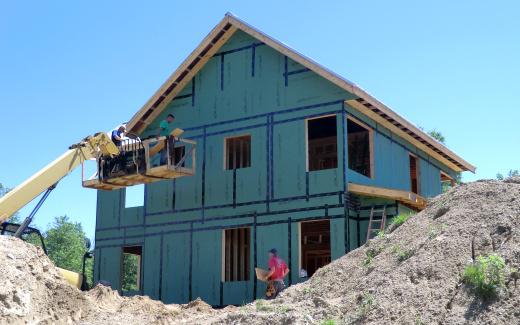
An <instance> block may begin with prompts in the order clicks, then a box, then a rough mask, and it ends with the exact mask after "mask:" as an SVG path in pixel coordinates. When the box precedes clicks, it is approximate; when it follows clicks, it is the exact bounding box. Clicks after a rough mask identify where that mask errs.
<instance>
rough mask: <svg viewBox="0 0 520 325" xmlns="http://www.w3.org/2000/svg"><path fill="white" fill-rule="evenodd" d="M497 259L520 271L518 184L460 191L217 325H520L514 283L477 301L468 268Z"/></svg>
mask: <svg viewBox="0 0 520 325" xmlns="http://www.w3.org/2000/svg"><path fill="white" fill-rule="evenodd" d="M490 253H495V254H498V255H500V256H501V257H503V258H504V259H505V262H506V264H507V266H508V268H510V270H511V268H516V269H517V270H518V269H520V179H519V178H516V179H510V180H507V181H505V182H500V181H479V182H474V183H470V184H466V185H461V186H457V187H456V188H454V189H452V190H450V191H449V192H447V193H445V194H442V195H440V196H438V197H436V198H435V199H433V200H432V201H431V202H430V203H429V205H428V208H427V209H425V210H424V211H422V212H421V213H419V214H417V215H415V216H413V217H411V218H410V219H408V221H406V222H405V223H404V224H403V225H401V226H399V227H398V228H396V229H395V230H394V231H392V232H391V233H390V234H386V235H385V236H384V237H381V238H376V239H373V240H371V241H370V242H369V243H368V244H367V245H365V246H363V247H361V248H359V249H357V250H355V251H352V252H351V253H349V254H347V255H346V256H344V257H342V258H340V259H338V260H336V261H334V262H332V263H331V264H329V265H328V266H326V267H323V268H322V269H320V270H319V271H318V272H316V273H315V274H314V276H313V277H312V278H311V279H309V280H308V281H307V282H305V283H302V284H299V285H295V286H292V287H290V288H288V289H287V290H285V291H284V292H283V293H282V294H281V295H280V297H279V298H277V299H275V300H272V301H257V302H255V303H252V304H249V305H247V306H245V307H242V308H240V309H239V311H237V312H234V313H230V314H225V315H224V314H223V315H220V316H219V317H218V318H217V319H215V320H213V321H212V322H217V323H220V324H267V323H270V324H294V323H297V324H322V323H323V322H324V321H330V324H470V323H471V324H520V281H518V282H519V283H518V287H517V286H516V285H515V281H514V280H515V279H514V277H515V273H514V272H513V275H511V271H510V272H509V274H508V275H506V283H507V285H506V288H505V289H503V290H501V291H500V293H499V295H498V297H497V298H493V299H488V300H483V299H481V298H479V297H477V295H476V294H475V291H474V290H473V288H472V287H470V286H468V285H466V284H464V283H463V281H462V276H461V275H462V273H463V271H464V268H465V266H466V265H468V264H470V263H472V261H473V259H474V258H476V257H477V256H478V255H487V254H490Z"/></svg>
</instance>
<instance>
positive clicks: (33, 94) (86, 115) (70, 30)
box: [0, 0, 520, 238]
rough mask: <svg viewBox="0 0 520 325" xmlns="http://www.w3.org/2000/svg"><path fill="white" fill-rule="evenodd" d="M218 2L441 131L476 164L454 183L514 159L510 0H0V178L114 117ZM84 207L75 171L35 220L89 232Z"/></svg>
mask: <svg viewBox="0 0 520 325" xmlns="http://www.w3.org/2000/svg"><path fill="white" fill-rule="evenodd" d="M226 11H231V12H233V13H235V14H236V15H237V16H239V17H240V18H242V19H244V20H246V21H247V22H249V23H250V24H252V25H253V26H255V27H257V28H259V29H261V30H263V31H264V32H266V33H268V34H270V35H272V36H274V37H275V38H277V39H279V40H281V41H283V42H285V43H287V44H289V45H290V46H292V47H293V48H295V49H296V50H298V51H300V52H301V53H304V54H306V55H307V56H310V57H311V58H313V59H315V60H316V61H318V62H320V63H321V64H323V65H325V66H326V67H328V68H330V69H332V70H334V71H336V72H337V73H339V74H341V75H343V76H345V77H346V78H347V79H349V80H351V81H353V82H355V83H356V84H358V85H359V86H361V87H362V88H364V89H365V90H367V91H368V92H369V93H371V94H372V95H374V96H375V97H376V98H378V99H379V100H381V101H382V102H384V103H386V104H387V105H389V106H390V107H392V108H393V109H394V110H396V111H397V112H398V113H400V114H401V115H403V116H404V117H406V118H407V119H408V120H410V121H411V122H413V123H415V124H417V125H420V126H422V127H424V128H425V129H427V130H430V129H437V130H439V131H441V132H442V133H443V134H444V135H445V137H446V139H447V145H448V147H450V148H451V149H452V150H454V151H455V152H457V153H458V154H459V155H461V156H462V157H464V158H465V159H466V160H468V161H469V162H471V163H473V164H474V165H476V166H477V167H478V169H477V173H476V174H475V175H473V174H469V173H466V174H465V175H464V178H463V179H464V180H465V181H471V180H475V179H481V178H493V177H495V175H496V173H497V172H499V171H500V172H507V171H508V170H509V169H518V168H520V154H519V153H518V150H517V148H518V140H520V136H519V127H518V121H519V120H520V110H519V109H518V106H519V105H518V99H519V97H520V80H519V76H520V61H519V59H518V58H520V37H519V35H520V34H519V33H520V20H519V19H518V13H519V11H520V3H518V2H517V1H495V2H484V1H482V2H477V1H440V0H439V1H430V2H426V1H412V0H410V1H383V0H381V1H321V2H317V1H294V2H291V1H262V2H261V4H260V3H259V2H252V1H250V2H248V1H207V2H203V1H200V2H186V1H183V2H180V1H33V2H30V1H1V2H0V53H1V54H0V113H1V115H0V116H1V120H0V121H1V124H0V125H1V130H2V136H1V137H0V146H1V148H2V150H1V156H0V158H1V159H0V182H1V183H3V184H4V185H6V186H10V187H13V186H15V185H17V184H19V183H20V182H22V181H23V180H24V179H25V178H27V177H29V176H30V175H31V174H32V173H34V172H36V171H37V170H38V169H39V168H41V167H43V166H44V165H46V164H47V163H48V162H50V161H51V160H53V159H54V158H55V157H57V156H58V155H60V154H61V153H62V152H64V151H65V150H66V149H67V147H68V146H69V145H70V144H72V143H75V142H77V141H79V140H80V139H81V138H83V137H84V136H86V135H89V134H92V133H94V132H97V131H106V130H109V129H110V128H112V127H113V126H115V125H117V124H118V123H120V122H122V121H127V120H128V119H129V118H130V117H131V116H132V114H133V113H135V112H136V111H137V110H138V109H139V108H140V107H141V106H142V104H143V103H144V102H146V100H147V99H148V98H149V97H150V96H151V95H152V93H153V92H154V91H155V90H156V89H157V88H158V87H159V86H160V85H161V84H162V82H163V81H164V80H165V79H166V78H167V77H168V76H169V74H170V73H171V72H172V71H173V70H174V69H175V68H176V67H177V66H178V65H179V64H180V62H181V61H182V60H183V59H184V58H185V57H186V56H187V55H188V54H189V53H190V51H191V50H193V49H194V48H195V47H196V45H197V44H198V43H199V42H200V40H202V38H203V37H204V36H205V35H206V34H207V33H208V32H209V30H210V29H211V28H212V27H213V26H214V25H215V24H216V23H218V21H219V20H220V19H221V18H222V17H223V16H224V14H225V12H226ZM95 205H96V192H95V191H93V190H88V189H83V188H82V187H81V174H80V172H79V171H76V172H73V173H72V174H71V175H70V176H69V177H67V178H65V179H64V180H62V182H61V183H60V185H59V186H58V188H57V189H56V190H55V192H54V193H53V194H51V196H50V197H49V199H48V200H47V202H46V204H45V206H44V207H42V209H41V210H40V212H39V214H38V215H37V217H36V220H35V224H36V225H38V226H40V227H44V226H46V225H47V224H48V223H49V222H50V221H51V220H52V218H53V216H56V215H63V214H67V215H68V216H70V217H71V218H72V219H73V220H75V221H80V222H81V223H82V224H83V226H84V228H85V230H86V231H87V233H88V235H89V236H90V237H92V238H93V235H94V227H95ZM32 206H34V202H33V203H32V204H30V205H28V206H27V207H26V208H24V209H23V210H22V211H21V213H22V216H25V215H26V214H28V213H29V211H30V209H31V208H32Z"/></svg>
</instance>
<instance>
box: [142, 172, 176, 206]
mask: <svg viewBox="0 0 520 325" xmlns="http://www.w3.org/2000/svg"><path fill="white" fill-rule="evenodd" d="M145 187H146V188H145V191H146V196H145V197H146V203H145V204H146V207H147V211H146V212H147V213H154V212H161V211H169V210H171V209H172V204H173V203H172V202H173V181H172V180H165V181H159V182H156V183H150V184H146V186H145Z"/></svg>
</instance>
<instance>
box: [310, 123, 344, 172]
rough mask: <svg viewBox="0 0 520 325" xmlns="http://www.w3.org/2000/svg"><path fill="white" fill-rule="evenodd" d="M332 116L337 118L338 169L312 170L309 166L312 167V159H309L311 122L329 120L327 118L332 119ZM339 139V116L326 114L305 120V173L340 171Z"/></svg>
mask: <svg viewBox="0 0 520 325" xmlns="http://www.w3.org/2000/svg"><path fill="white" fill-rule="evenodd" d="M331 116H334V117H336V159H337V164H336V168H326V169H317V170H310V166H309V165H310V164H309V159H310V157H309V121H312V120H318V119H322V118H327V117H331ZM338 139H339V135H338V116H337V114H325V115H320V116H315V117H310V118H306V119H305V171H306V172H319V171H322V170H329V169H338V167H339V152H338V147H339V146H338V144H339V140H338Z"/></svg>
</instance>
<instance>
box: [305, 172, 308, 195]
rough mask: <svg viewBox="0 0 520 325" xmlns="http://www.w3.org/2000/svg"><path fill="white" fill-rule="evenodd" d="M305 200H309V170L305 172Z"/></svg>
mask: <svg viewBox="0 0 520 325" xmlns="http://www.w3.org/2000/svg"><path fill="white" fill-rule="evenodd" d="M305 196H306V198H305V201H307V202H309V172H305Z"/></svg>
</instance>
